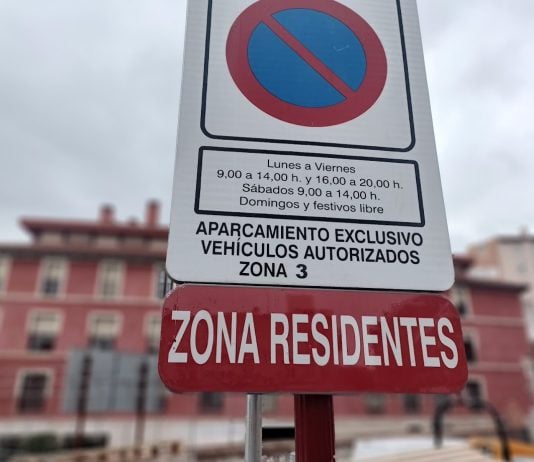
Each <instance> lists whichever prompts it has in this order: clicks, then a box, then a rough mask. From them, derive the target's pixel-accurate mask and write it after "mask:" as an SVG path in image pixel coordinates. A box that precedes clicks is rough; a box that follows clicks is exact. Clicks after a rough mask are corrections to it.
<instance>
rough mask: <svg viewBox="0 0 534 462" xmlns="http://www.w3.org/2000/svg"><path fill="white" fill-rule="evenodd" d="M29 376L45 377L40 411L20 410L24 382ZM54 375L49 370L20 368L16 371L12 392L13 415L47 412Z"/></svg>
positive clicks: (51, 370) (52, 371)
mask: <svg viewBox="0 0 534 462" xmlns="http://www.w3.org/2000/svg"><path fill="white" fill-rule="evenodd" d="M29 375H43V376H45V377H46V382H45V386H44V388H43V404H42V408H41V409H30V410H27V411H23V410H21V409H20V401H21V399H22V394H23V386H24V381H25V379H26V377H27V376H29ZM54 381H55V373H54V370H53V369H51V368H21V369H19V370H18V371H17V376H16V379H15V386H14V390H13V398H14V399H13V406H14V407H15V414H17V415H28V414H44V413H46V411H47V407H48V404H49V402H50V398H51V397H52V394H53V390H54Z"/></svg>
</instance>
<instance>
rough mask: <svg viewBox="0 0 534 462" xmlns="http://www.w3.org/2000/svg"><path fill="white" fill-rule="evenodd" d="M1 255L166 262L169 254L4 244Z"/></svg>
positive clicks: (160, 251)
mask: <svg viewBox="0 0 534 462" xmlns="http://www.w3.org/2000/svg"><path fill="white" fill-rule="evenodd" d="M0 253H4V254H8V255H22V256H43V255H57V256H68V257H73V256H74V257H81V258H87V257H90V258H93V257H94V258H98V257H104V258H113V257H116V258H132V259H144V260H165V256H166V254H167V252H166V250H157V249H149V248H143V247H139V246H132V247H131V248H128V247H122V248H102V247H89V246H85V245H75V246H73V245H69V246H59V245H34V244H29V245H28V244H26V245H24V244H7V245H5V244H2V245H0Z"/></svg>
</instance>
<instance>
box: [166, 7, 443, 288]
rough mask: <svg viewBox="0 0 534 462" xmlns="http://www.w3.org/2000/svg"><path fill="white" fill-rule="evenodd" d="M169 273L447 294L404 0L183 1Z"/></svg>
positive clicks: (425, 118) (418, 57)
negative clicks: (185, 4) (183, 39)
mask: <svg viewBox="0 0 534 462" xmlns="http://www.w3.org/2000/svg"><path fill="white" fill-rule="evenodd" d="M184 54H185V56H184V69H183V81H182V95H181V104H180V122H179V128H178V144H177V158H176V170H175V177H174V192H173V200H172V212H171V227H170V236H169V250H168V255H167V270H168V272H169V274H170V275H171V277H172V278H173V279H175V280H177V281H183V282H197V283H198V282H205V283H224V284H262V285H275V286H313V287H338V288H375V289H401V290H446V289H448V288H449V287H450V286H451V285H452V282H453V268H452V258H451V251H450V244H449V237H448V231H447V223H446V218H445V210H444V205H443V197H442V191H441V184H440V177H439V169H438V163H437V155H436V148H435V141H434V134H433V129H432V120H431V114H430V104H429V98H428V88H427V83H426V78H425V71H424V61H423V52H422V47H421V38H420V32H419V23H418V16H417V9H416V1H415V0H381V1H380V2H377V1H376V0H339V1H334V0H284V1H278V0H260V1H254V0H231V1H228V0H191V1H189V3H188V20H187V32H186V43H185V53H184Z"/></svg>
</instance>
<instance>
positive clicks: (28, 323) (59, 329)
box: [26, 308, 65, 353]
mask: <svg viewBox="0 0 534 462" xmlns="http://www.w3.org/2000/svg"><path fill="white" fill-rule="evenodd" d="M39 314H54V315H55V316H57V318H58V321H57V323H58V327H57V332H55V335H54V339H53V345H52V348H50V349H41V348H30V345H29V344H30V338H31V336H32V324H33V319H32V318H33V317H34V316H38V315H39ZM64 323H65V315H64V313H63V311H61V310H58V309H54V308H34V309H31V310H30V311H28V313H27V315H26V340H27V341H26V349H27V350H28V351H31V352H35V353H49V352H52V351H54V350H56V348H57V340H58V338H59V337H60V336H61V333H62V332H63V327H64Z"/></svg>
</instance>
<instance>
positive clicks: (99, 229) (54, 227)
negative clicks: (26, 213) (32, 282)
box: [20, 218, 169, 239]
mask: <svg viewBox="0 0 534 462" xmlns="http://www.w3.org/2000/svg"><path fill="white" fill-rule="evenodd" d="M20 223H21V225H22V227H23V228H24V229H26V230H27V231H29V232H30V233H31V234H34V235H35V234H38V233H41V232H44V231H52V232H68V233H85V234H95V235H100V236H125V237H134V236H135V237H148V238H160V239H167V237H168V235H169V228H168V227H167V226H146V225H144V224H143V225H141V224H134V223H126V224H122V223H101V222H98V221H83V220H50V219H41V218H22V219H21V220H20Z"/></svg>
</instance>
